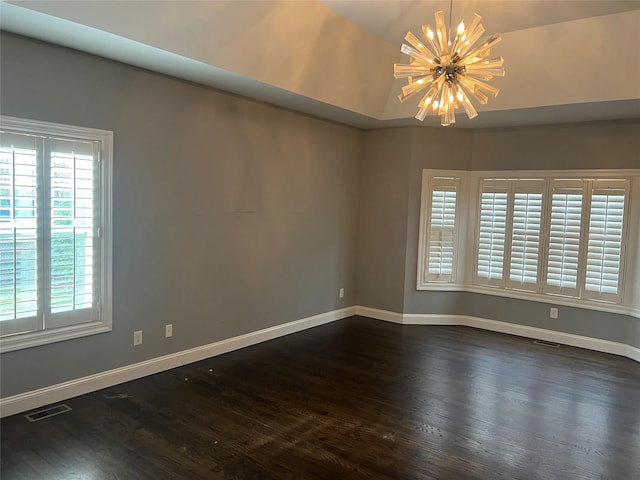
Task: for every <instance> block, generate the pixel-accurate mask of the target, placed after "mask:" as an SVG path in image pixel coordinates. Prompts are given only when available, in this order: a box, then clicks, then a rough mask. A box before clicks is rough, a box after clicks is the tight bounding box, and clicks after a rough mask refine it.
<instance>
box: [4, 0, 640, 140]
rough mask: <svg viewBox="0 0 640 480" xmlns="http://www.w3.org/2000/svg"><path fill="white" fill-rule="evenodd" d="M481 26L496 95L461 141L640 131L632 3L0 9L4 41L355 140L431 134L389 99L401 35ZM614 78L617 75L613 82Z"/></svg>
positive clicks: (49, 4) (133, 3) (339, 0)
mask: <svg viewBox="0 0 640 480" xmlns="http://www.w3.org/2000/svg"><path fill="white" fill-rule="evenodd" d="M437 10H444V11H445V14H446V16H447V17H448V16H449V10H451V11H452V17H453V20H454V22H457V20H458V19H460V18H465V19H470V18H471V17H472V15H473V14H474V13H479V14H480V15H482V17H483V21H482V23H483V25H484V26H485V28H486V31H487V32H488V33H502V34H503V35H502V36H503V42H502V43H500V44H498V45H497V46H496V47H495V48H494V49H492V53H495V54H496V55H501V56H503V57H504V58H505V66H506V69H507V76H506V77H505V78H496V79H494V80H493V81H492V83H493V84H494V85H495V86H497V87H498V88H500V89H501V93H500V95H499V96H498V97H497V98H496V99H495V100H494V99H491V100H490V101H489V104H488V105H486V106H484V107H482V108H478V110H479V112H480V115H479V116H478V117H477V118H476V119H474V120H472V121H469V120H467V119H466V117H464V118H463V115H458V116H457V120H458V122H457V123H456V127H457V128H466V127H468V128H483V127H499V126H512V125H532V124H549V123H559V122H574V121H585V120H606V119H618V118H640V55H638V53H637V46H638V45H640V1H638V0H632V1H615V0H609V1H597V0H588V1H581V0H570V1H562V0H554V1H546V0H522V1H508V0H502V1H497V0H487V1H477V0H470V1H463V0H456V1H454V2H452V3H450V2H448V1H434V0H403V1H391V0H388V1H384V0H382V1H375V0H374V1H369V0H351V1H350V0H320V1H317V2H316V1H312V0H309V1H297V2H292V1H286V0H285V1H276V0H274V1H251V0H249V1H223V0H219V1H189V0H187V1H184V0H183V1H171V0H167V1H158V2H150V1H137V0H129V1H119V2H115V1H106V0H105V1H101V0H97V1H92V2H76V1H66V0H53V1H38V0H29V1H23V0H17V1H11V0H0V26H1V28H2V29H3V30H5V31H8V32H12V33H17V34H21V35H26V36H30V37H33V38H36V39H40V40H44V41H48V42H52V43H56V44H60V45H63V46H67V47H71V48H75V49H78V50H82V51H85V52H88V53H92V54H96V55H100V56H104V57H106V58H111V59H114V60H118V61H121V62H125V63H128V64H131V65H136V66H139V67H142V68H146V69H150V70H154V71H158V72H160V73H164V74H168V75H172V76H176V77H180V78H184V79H187V80H190V81H194V82H198V83H202V84H205V85H209V86H212V87H215V88H219V89H222V90H225V91H229V92H232V93H236V94H239V95H243V96H246V97H249V98H253V99H257V100H260V101H264V102H268V103H272V104H275V105H279V106H282V107H285V108H289V109H293V110H297V111H301V112H304V113H307V114H310V115H314V116H317V117H321V118H326V119H329V120H332V121H338V122H341V123H346V124H349V125H354V126H356V127H359V128H383V127H387V126H399V125H424V126H437V125H439V119H438V118H437V117H435V116H431V117H427V119H425V122H423V123H420V122H418V121H417V120H415V119H413V115H414V114H415V110H416V105H415V104H412V102H411V101H407V102H406V103H404V104H401V103H400V102H399V101H398V100H397V98H396V96H397V94H398V93H399V91H400V87H401V86H402V84H403V83H402V82H401V81H398V80H394V79H393V74H392V66H393V64H394V63H404V62H406V59H405V58H403V55H402V54H401V53H400V45H401V43H402V41H403V37H404V35H405V34H406V33H407V31H412V32H414V33H416V34H419V33H420V27H421V25H422V24H423V23H431V24H433V23H434V19H433V13H434V12H435V11H437ZM609 65H615V69H614V70H613V71H611V70H610V69H609V67H608V66H609Z"/></svg>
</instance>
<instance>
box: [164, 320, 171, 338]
mask: <svg viewBox="0 0 640 480" xmlns="http://www.w3.org/2000/svg"><path fill="white" fill-rule="evenodd" d="M169 337H173V325H172V324H171V323H170V324H168V325H165V326H164V338H169Z"/></svg>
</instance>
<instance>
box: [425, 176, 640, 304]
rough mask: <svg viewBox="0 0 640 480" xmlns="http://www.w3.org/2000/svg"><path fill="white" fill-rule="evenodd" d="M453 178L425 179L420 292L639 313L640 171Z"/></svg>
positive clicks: (427, 177) (429, 177)
mask: <svg viewBox="0 0 640 480" xmlns="http://www.w3.org/2000/svg"><path fill="white" fill-rule="evenodd" d="M446 173H448V174H449V175H445V174H446ZM451 173H452V172H447V171H438V170H425V171H424V172H423V196H422V210H421V224H420V243H419V252H418V285H417V288H418V289H419V290H432V289H433V290H466V291H471V292H476V293H483V294H492V295H501V296H507V297H513V298H523V299H528V300H535V301H545V302H549V303H557V304H566V305H572V306H584V307H588V308H593V309H596V310H605V311H612V312H618V313H627V312H628V313H632V314H634V315H635V313H633V312H635V311H636V310H637V307H636V305H637V302H635V300H634V299H633V298H632V297H633V289H632V286H627V288H626V289H625V282H624V279H625V278H627V284H629V283H630V282H631V283H632V282H633V281H634V279H635V278H637V276H638V274H639V273H638V271H637V270H638V268H639V267H640V263H639V262H640V249H639V247H638V244H639V243H640V242H638V237H639V235H640V201H639V198H640V171H637V170H625V171H616V170H610V171H560V172H553V171H550V172H517V171H516V172H459V174H460V176H452V175H450V174H451ZM625 290H626V291H625Z"/></svg>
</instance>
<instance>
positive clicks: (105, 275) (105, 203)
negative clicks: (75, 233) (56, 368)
mask: <svg viewBox="0 0 640 480" xmlns="http://www.w3.org/2000/svg"><path fill="white" fill-rule="evenodd" d="M0 127H1V128H3V129H6V130H10V131H14V132H24V133H31V134H42V135H47V136H56V137H61V138H73V139H81V140H88V141H98V142H101V146H102V148H101V152H100V164H101V175H100V196H101V201H100V216H101V227H100V228H101V232H100V242H101V253H102V255H101V258H100V275H101V279H100V280H101V281H100V292H99V300H98V301H99V302H100V319H99V320H98V321H93V322H87V323H82V324H78V325H69V326H65V327H60V328H51V329H48V330H41V331H37V332H29V333H20V334H16V335H11V336H7V337H4V338H0V350H1V351H2V353H5V352H11V351H14V350H20V349H24V348H30V347H35V346H38V345H45V344H49V343H54V342H60V341H64V340H70V339H73V338H79V337H85V336H88V335H94V334H98V333H104V332H110V331H111V330H112V259H113V238H112V224H113V218H112V216H113V206H112V203H113V132H111V131H108V130H99V129H95V128H87V127H78V126H73V125H65V124H59V123H51V122H44V121H38V120H30V119H25V118H18V117H11V116H6V115H0Z"/></svg>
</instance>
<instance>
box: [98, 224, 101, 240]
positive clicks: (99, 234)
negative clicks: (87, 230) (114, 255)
mask: <svg viewBox="0 0 640 480" xmlns="http://www.w3.org/2000/svg"><path fill="white" fill-rule="evenodd" d="M98 238H102V227H98Z"/></svg>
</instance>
